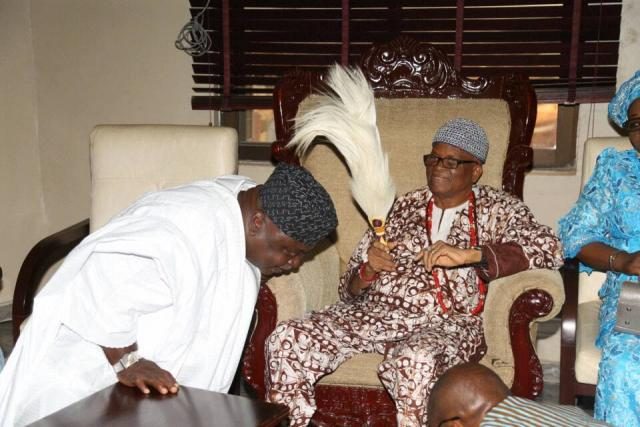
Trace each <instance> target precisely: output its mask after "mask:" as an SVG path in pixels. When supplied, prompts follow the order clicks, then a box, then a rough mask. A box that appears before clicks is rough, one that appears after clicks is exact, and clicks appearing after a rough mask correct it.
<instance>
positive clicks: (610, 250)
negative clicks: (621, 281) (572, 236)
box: [578, 242, 640, 276]
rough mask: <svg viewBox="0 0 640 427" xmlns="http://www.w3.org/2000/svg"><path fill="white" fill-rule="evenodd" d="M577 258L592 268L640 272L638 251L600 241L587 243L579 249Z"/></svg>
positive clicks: (619, 271)
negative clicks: (619, 247) (629, 250)
mask: <svg viewBox="0 0 640 427" xmlns="http://www.w3.org/2000/svg"><path fill="white" fill-rule="evenodd" d="M578 259H579V260H580V262H582V263H583V264H586V265H588V266H589V267H591V268H593V269H594V270H599V271H611V272H615V273H624V274H627V275H629V276H636V275H639V274H640V252H633V253H629V252H625V251H623V250H619V249H616V248H614V247H612V246H609V245H607V244H604V243H600V242H593V243H589V244H587V245H585V246H583V247H582V249H580V252H578Z"/></svg>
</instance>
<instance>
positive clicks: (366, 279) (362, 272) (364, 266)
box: [358, 262, 378, 283]
mask: <svg viewBox="0 0 640 427" xmlns="http://www.w3.org/2000/svg"><path fill="white" fill-rule="evenodd" d="M367 264H368V263H367V262H363V263H362V264H360V268H359V269H358V276H360V280H362V281H363V282H366V283H371V282H373V281H374V280H376V279H377V278H378V273H373V276H370V277H367V276H366V273H367V271H366V270H367Z"/></svg>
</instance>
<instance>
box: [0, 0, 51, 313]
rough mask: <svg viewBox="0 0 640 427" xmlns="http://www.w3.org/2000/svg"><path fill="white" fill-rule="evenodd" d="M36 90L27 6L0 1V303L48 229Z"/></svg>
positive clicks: (15, 0) (17, 0) (11, 0)
mask: <svg viewBox="0 0 640 427" xmlns="http://www.w3.org/2000/svg"><path fill="white" fill-rule="evenodd" d="M35 94H36V86H35V68H34V63H33V50H32V39H31V16H30V4H29V2H27V1H23V0H0V201H1V202H0V203H1V206H2V208H1V209H0V267H2V269H3V270H4V279H3V281H2V284H1V285H0V302H2V301H6V300H8V299H9V298H10V296H11V295H12V293H13V283H14V282H15V279H16V275H17V266H18V265H19V264H20V262H22V259H23V258H24V255H25V254H26V253H27V251H28V250H29V248H30V247H31V246H32V245H33V244H34V243H35V242H36V241H38V240H39V239H40V238H41V237H42V236H43V235H44V234H45V231H46V230H45V228H46V218H45V206H44V199H43V192H42V176H41V170H40V151H39V147H38V124H37V123H38V120H37V118H38V111H37V105H36V97H35Z"/></svg>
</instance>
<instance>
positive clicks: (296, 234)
mask: <svg viewBox="0 0 640 427" xmlns="http://www.w3.org/2000/svg"><path fill="white" fill-rule="evenodd" d="M259 194H260V202H261V203H262V210H264V212H265V213H266V214H267V215H268V216H269V218H271V221H273V222H274V223H275V224H276V225H277V226H278V228H280V230H282V232H283V233H284V234H286V235H287V236H289V237H291V238H292V239H294V240H297V241H298V242H301V243H303V244H305V245H306V246H311V247H312V246H315V244H316V243H318V242H319V241H320V240H322V239H324V238H325V237H326V236H327V235H328V234H329V233H331V232H332V231H333V230H334V229H335V228H336V226H337V225H338V217H337V216H336V210H335V208H334V206H333V202H332V201H331V197H330V196H329V193H327V190H325V189H324V187H323V186H322V185H320V183H319V182H318V181H316V180H315V178H314V177H313V176H312V175H311V174H310V173H309V171H307V170H306V169H304V168H301V167H299V166H294V165H290V164H288V163H278V165H277V166H276V168H275V169H274V171H273V173H272V174H271V176H270V177H269V179H267V182H265V183H264V185H263V186H262V187H260V189H259Z"/></svg>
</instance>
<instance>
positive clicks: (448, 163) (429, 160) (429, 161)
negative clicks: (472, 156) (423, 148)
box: [422, 153, 478, 169]
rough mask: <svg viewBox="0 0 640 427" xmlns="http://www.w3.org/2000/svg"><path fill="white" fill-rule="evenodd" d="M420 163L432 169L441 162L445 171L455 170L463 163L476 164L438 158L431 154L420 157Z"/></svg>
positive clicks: (450, 158)
mask: <svg viewBox="0 0 640 427" xmlns="http://www.w3.org/2000/svg"><path fill="white" fill-rule="evenodd" d="M422 161H423V162H424V165H425V166H429V167H433V166H435V165H437V164H438V163H439V162H442V166H444V167H445V168H447V169H457V168H458V166H460V165H462V164H465V163H478V162H476V161H475V160H460V159H454V158H453V157H440V156H437V155H435V154H433V153H430V154H425V155H424V156H423V157H422Z"/></svg>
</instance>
